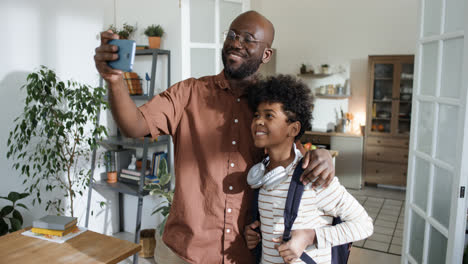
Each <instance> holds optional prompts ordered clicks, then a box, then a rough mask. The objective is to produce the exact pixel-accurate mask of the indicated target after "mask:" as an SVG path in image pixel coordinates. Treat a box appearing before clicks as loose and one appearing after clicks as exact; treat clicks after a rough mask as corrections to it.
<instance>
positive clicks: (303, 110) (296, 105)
mask: <svg viewBox="0 0 468 264" xmlns="http://www.w3.org/2000/svg"><path fill="white" fill-rule="evenodd" d="M248 96H249V107H250V109H251V110H252V111H254V112H256V111H257V107H258V106H259V105H260V104H261V103H281V104H282V108H283V111H284V113H285V114H286V116H287V117H288V119H289V120H288V122H295V121H299V122H300V123H301V130H300V131H299V134H297V136H296V137H295V140H298V139H300V138H301V136H302V135H303V134H304V132H305V131H306V130H310V129H311V124H310V121H311V120H312V108H313V100H314V98H313V96H312V93H311V90H310V89H309V87H308V86H307V85H306V84H304V83H303V82H302V81H300V80H297V79H296V78H295V77H293V76H291V75H282V74H280V75H277V76H271V77H268V78H266V79H265V80H260V81H258V82H257V83H256V84H255V85H253V86H251V87H250V88H249V92H248Z"/></svg>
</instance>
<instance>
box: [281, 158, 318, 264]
mask: <svg viewBox="0 0 468 264" xmlns="http://www.w3.org/2000/svg"><path fill="white" fill-rule="evenodd" d="M303 172H304V170H303V169H302V159H301V160H300V161H299V162H298V163H297V165H296V169H294V173H293V176H292V179H291V183H290V184H289V190H288V196H287V198H286V203H285V206H284V213H283V217H284V233H283V241H284V242H287V241H289V240H290V239H291V228H292V226H293V224H294V221H295V220H296V217H297V211H299V205H300V203H301V198H302V194H303V193H304V185H303V184H302V182H301V181H300V180H299V179H300V178H301V175H302V173H303ZM301 260H302V261H304V262H305V263H307V264H316V262H315V261H314V260H313V259H312V258H311V257H310V256H309V255H307V253H305V252H303V253H302V255H301Z"/></svg>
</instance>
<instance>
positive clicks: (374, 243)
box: [348, 186, 405, 264]
mask: <svg viewBox="0 0 468 264" xmlns="http://www.w3.org/2000/svg"><path fill="white" fill-rule="evenodd" d="M348 191H349V192H350V193H351V194H352V195H353V196H354V197H355V198H356V199H357V200H358V201H359V202H360V203H361V204H362V205H363V206H364V208H365V209H366V211H367V213H368V214H369V216H370V217H372V219H373V220H374V234H373V235H372V236H370V237H369V238H368V239H366V240H362V241H357V242H354V243H353V249H352V250H351V256H350V261H349V262H348V263H379V264H387V263H399V262H400V255H401V245H402V244H403V243H402V242H403V241H402V240H403V223H404V215H405V209H404V208H405V201H404V200H405V191H403V190H394V189H387V188H376V187H369V186H365V187H364V188H363V189H361V190H352V189H349V190H348Z"/></svg>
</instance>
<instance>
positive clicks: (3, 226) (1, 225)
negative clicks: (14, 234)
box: [0, 218, 8, 236]
mask: <svg viewBox="0 0 468 264" xmlns="http://www.w3.org/2000/svg"><path fill="white" fill-rule="evenodd" d="M7 233H8V224H7V223H6V222H5V220H3V218H0V236H3V235H5V234H7Z"/></svg>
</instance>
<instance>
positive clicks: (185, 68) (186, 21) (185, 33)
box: [180, 0, 250, 80]
mask: <svg viewBox="0 0 468 264" xmlns="http://www.w3.org/2000/svg"><path fill="white" fill-rule="evenodd" d="M214 1H215V14H214V24H215V27H214V30H215V32H214V34H215V38H214V39H215V42H214V43H200V42H191V41H190V31H191V29H190V0H181V2H180V5H181V20H182V21H181V27H182V28H181V41H182V51H181V55H182V80H185V79H187V78H190V77H192V76H191V61H190V60H191V52H190V50H191V49H192V48H209V49H215V54H216V56H215V61H214V62H213V63H215V69H216V73H218V72H220V71H221V68H220V65H221V57H220V56H219V54H221V50H222V48H223V43H222V42H221V41H220V39H219V37H217V36H218V35H219V33H220V32H221V31H220V30H221V29H220V28H219V21H220V19H219V15H220V12H219V1H227V2H233V3H242V12H245V11H247V10H250V0H214Z"/></svg>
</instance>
